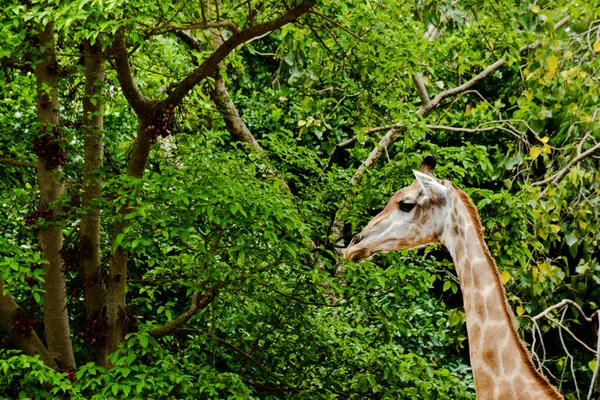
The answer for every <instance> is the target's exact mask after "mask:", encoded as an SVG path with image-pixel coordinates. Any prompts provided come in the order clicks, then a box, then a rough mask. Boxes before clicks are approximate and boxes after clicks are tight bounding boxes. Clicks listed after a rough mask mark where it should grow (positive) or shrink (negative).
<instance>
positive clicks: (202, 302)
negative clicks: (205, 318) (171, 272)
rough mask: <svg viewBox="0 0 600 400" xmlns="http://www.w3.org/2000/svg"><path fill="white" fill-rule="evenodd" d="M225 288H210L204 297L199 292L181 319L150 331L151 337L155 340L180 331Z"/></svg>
mask: <svg viewBox="0 0 600 400" xmlns="http://www.w3.org/2000/svg"><path fill="white" fill-rule="evenodd" d="M221 286H223V285H222V284H220V285H217V286H216V287H214V288H210V289H208V290H207V291H206V293H205V294H204V296H202V297H200V293H199V292H194V294H193V296H192V302H191V304H190V308H188V309H187V310H186V311H185V312H183V313H182V314H181V315H180V316H179V317H177V318H175V319H174V320H172V321H171V322H169V323H167V324H165V325H163V326H161V327H159V328H156V329H153V330H151V331H150V335H152V336H153V337H155V338H159V337H163V336H166V335H170V334H172V333H174V332H175V331H176V330H178V329H179V328H180V327H181V326H182V325H183V324H185V323H186V322H188V321H189V320H190V318H192V317H193V316H194V314H196V312H197V311H199V310H202V309H204V308H205V307H206V306H207V305H209V304H210V303H211V302H212V301H213V299H214V298H215V296H216V295H217V293H218V291H219V288H220V287H221Z"/></svg>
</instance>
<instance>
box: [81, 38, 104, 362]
mask: <svg viewBox="0 0 600 400" xmlns="http://www.w3.org/2000/svg"><path fill="white" fill-rule="evenodd" d="M100 41H101V37H99V38H98V40H97V42H96V44H95V45H91V44H90V43H89V42H86V43H85V55H84V56H85V79H86V80H85V97H84V99H83V115H84V118H83V126H84V139H83V140H84V160H85V161H84V167H83V196H82V204H83V208H84V210H85V213H84V214H83V215H82V217H81V225H80V232H81V243H80V245H81V246H80V248H81V253H80V265H81V268H82V271H83V277H84V295H85V308H86V314H87V318H88V324H94V322H93V321H96V323H95V324H96V325H97V326H96V328H97V327H98V326H100V327H101V326H102V321H103V318H104V317H103V315H101V314H102V308H103V307H104V300H105V296H106V289H105V287H104V274H103V273H102V269H101V265H100V261H101V254H100V209H99V208H98V205H97V203H96V202H98V201H99V200H100V198H101V196H102V181H101V179H100V176H99V169H100V168H102V166H103V165H104V164H103V161H102V160H103V157H104V143H103V123H104V116H103V114H102V113H103V105H102V86H103V84H104V63H105V61H106V60H105V58H104V55H103V54H102V52H101V49H100V45H99V42H100ZM100 331H102V329H100ZM95 340H96V348H97V350H98V351H97V353H96V363H97V364H99V365H105V360H106V356H108V354H105V353H104V352H101V350H102V349H106V346H104V343H103V342H104V341H105V340H106V338H105V337H104V336H103V335H100V336H99V337H96V338H95Z"/></svg>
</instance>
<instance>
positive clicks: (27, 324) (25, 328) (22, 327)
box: [15, 308, 35, 337]
mask: <svg viewBox="0 0 600 400" xmlns="http://www.w3.org/2000/svg"><path fill="white" fill-rule="evenodd" d="M15 327H16V328H17V330H18V331H19V333H20V334H21V336H23V337H26V336H30V335H31V334H32V333H33V328H34V327H35V320H34V319H33V318H31V316H30V315H29V314H27V313H26V312H25V311H24V310H23V309H22V308H19V309H18V310H17V312H16V313H15Z"/></svg>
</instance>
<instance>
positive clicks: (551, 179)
mask: <svg viewBox="0 0 600 400" xmlns="http://www.w3.org/2000/svg"><path fill="white" fill-rule="evenodd" d="M598 150H600V143H597V144H596V145H595V146H594V147H592V148H590V149H588V150H587V151H584V152H583V153H581V154H578V155H577V156H576V157H575V158H573V159H572V160H571V161H569V163H568V164H567V165H566V166H565V167H564V168H563V169H561V170H560V171H558V172H557V173H556V174H554V175H552V176H551V177H549V178H546V179H544V180H543V181H539V182H534V183H532V184H531V186H543V185H547V184H549V183H552V184H557V183H559V182H560V181H561V180H562V179H563V178H564V177H565V176H566V175H567V173H568V172H569V170H570V169H571V168H573V166H574V165H575V164H577V163H579V162H581V161H582V160H584V159H586V158H588V157H590V156H591V155H592V154H594V153H595V152H597V151H598Z"/></svg>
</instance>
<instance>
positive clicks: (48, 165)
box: [35, 23, 75, 368]
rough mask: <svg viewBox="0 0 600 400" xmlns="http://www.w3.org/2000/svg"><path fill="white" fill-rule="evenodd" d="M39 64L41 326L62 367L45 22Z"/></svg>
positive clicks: (65, 342) (57, 185)
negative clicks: (42, 310) (42, 303)
mask: <svg viewBox="0 0 600 400" xmlns="http://www.w3.org/2000/svg"><path fill="white" fill-rule="evenodd" d="M37 38H38V43H39V45H40V48H41V52H42V62H40V63H39V64H37V65H36V67H35V76H36V83H37V102H38V106H37V112H38V123H39V125H40V128H39V129H40V132H39V137H38V139H37V140H36V147H37V150H36V153H37V154H38V161H37V170H38V181H39V187H40V210H39V212H40V216H41V217H42V218H43V219H44V221H43V224H42V227H41V228H40V231H39V239H40V245H41V248H42V256H43V258H44V260H45V261H46V262H45V263H44V265H43V267H44V280H45V282H44V285H43V289H44V296H43V297H44V326H45V328H46V342H47V344H48V351H49V352H50V353H51V354H52V355H53V356H54V357H56V361H57V364H58V365H59V366H61V367H69V368H75V357H74V355H73V347H72V344H71V332H70V330H69V316H68V312H67V297H66V294H67V293H66V285H65V275H64V271H63V265H64V263H63V260H62V258H61V256H60V253H59V252H60V250H61V249H62V247H63V232H62V228H61V227H60V225H59V224H58V223H57V215H56V214H57V211H58V210H57V207H56V205H55V204H54V203H55V202H56V201H57V200H58V199H59V198H60V197H61V196H62V194H63V191H64V185H63V182H62V176H61V167H60V161H61V157H64V154H63V155H62V156H61V154H60V151H61V148H60V147H59V145H58V143H59V142H58V140H59V132H58V127H59V126H58V112H59V109H58V88H57V84H58V77H57V75H58V67H57V65H58V64H57V61H56V58H55V56H54V50H55V46H54V25H53V24H52V23H49V24H48V25H47V26H46V27H45V29H44V30H43V31H41V32H40V33H39V34H38V35H37Z"/></svg>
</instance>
